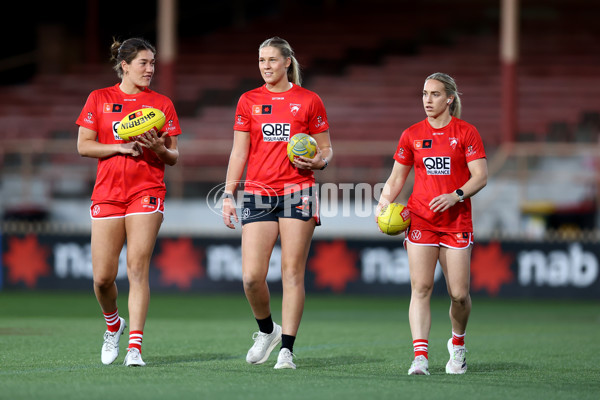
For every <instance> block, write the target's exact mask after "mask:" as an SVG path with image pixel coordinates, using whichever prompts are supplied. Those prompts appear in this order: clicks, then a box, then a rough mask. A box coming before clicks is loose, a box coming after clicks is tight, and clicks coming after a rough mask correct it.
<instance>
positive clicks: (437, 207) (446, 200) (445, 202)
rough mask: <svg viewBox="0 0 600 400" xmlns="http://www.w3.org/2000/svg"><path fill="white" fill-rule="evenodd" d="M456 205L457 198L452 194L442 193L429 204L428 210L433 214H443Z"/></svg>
mask: <svg viewBox="0 0 600 400" xmlns="http://www.w3.org/2000/svg"><path fill="white" fill-rule="evenodd" d="M456 203H458V198H457V197H456V195H455V194H454V193H444V194H441V195H439V196H437V197H434V198H433V199H432V200H431V201H430V202H429V209H430V210H431V211H433V212H444V211H446V210H447V209H449V208H450V207H452V206H453V205H455V204H456Z"/></svg>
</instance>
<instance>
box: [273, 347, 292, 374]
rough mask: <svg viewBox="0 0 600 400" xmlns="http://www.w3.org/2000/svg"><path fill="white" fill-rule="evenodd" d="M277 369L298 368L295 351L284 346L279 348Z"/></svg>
mask: <svg viewBox="0 0 600 400" xmlns="http://www.w3.org/2000/svg"><path fill="white" fill-rule="evenodd" d="M275 369H296V364H294V353H292V352H291V351H290V349H286V348H283V349H281V350H279V355H278V356H277V364H275Z"/></svg>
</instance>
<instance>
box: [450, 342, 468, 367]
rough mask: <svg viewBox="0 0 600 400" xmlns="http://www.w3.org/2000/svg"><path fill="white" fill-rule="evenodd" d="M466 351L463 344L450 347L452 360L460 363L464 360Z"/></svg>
mask: <svg viewBox="0 0 600 400" xmlns="http://www.w3.org/2000/svg"><path fill="white" fill-rule="evenodd" d="M466 352H467V349H466V348H465V346H454V347H453V349H452V360H453V361H456V362H459V363H461V364H462V363H463V362H464V361H465V353H466Z"/></svg>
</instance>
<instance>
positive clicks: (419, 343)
mask: <svg viewBox="0 0 600 400" xmlns="http://www.w3.org/2000/svg"><path fill="white" fill-rule="evenodd" d="M428 346H429V341H428V340H427V339H417V340H413V349H414V351H415V358H416V357H418V356H425V358H427V359H429V356H428V355H427V347H428Z"/></svg>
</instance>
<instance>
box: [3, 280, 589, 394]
mask: <svg viewBox="0 0 600 400" xmlns="http://www.w3.org/2000/svg"><path fill="white" fill-rule="evenodd" d="M473 303H474V306H473V312H472V314H471V321H470V325H469V329H468V331H467V334H468V335H467V347H468V349H469V353H467V361H468V363H469V370H468V372H467V374H466V375H464V376H449V375H446V374H445V373H444V366H445V364H446V361H447V357H448V355H447V351H446V341H447V339H448V337H449V333H450V327H449V322H448V315H447V314H448V301H447V300H446V299H443V298H440V299H434V301H433V304H432V309H433V321H432V325H433V326H432V331H431V337H430V371H431V376H407V375H406V372H407V370H408V367H409V366H410V361H411V356H412V345H411V338H410V330H409V327H408V319H407V307H408V299H407V298H403V297H402V298H396V297H377V298H374V297H347V296H316V295H310V294H309V295H308V299H307V303H306V308H305V313H304V318H303V321H302V325H301V326H300V335H299V337H298V339H297V342H296V346H295V349H294V351H295V353H296V355H297V358H296V363H297V365H298V369H297V370H295V371H291V370H274V369H273V365H274V363H275V359H276V352H274V353H273V354H272V355H271V358H270V359H269V361H268V362H267V363H265V364H263V365H258V366H252V365H248V364H247V363H246V362H245V359H244V358H245V354H246V351H247V350H248V348H249V347H250V345H251V344H252V341H251V335H252V332H253V331H255V330H256V324H255V322H254V320H253V319H252V317H251V313H250V309H249V307H248V305H247V303H246V300H245V298H244V297H243V294H242V293H240V294H237V295H219V296H200V295H165V294H154V295H153V297H152V302H151V305H150V313H149V318H148V322H147V325H146V328H145V331H144V346H143V348H144V354H143V355H144V360H145V361H146V362H147V364H148V366H147V367H145V368H126V367H124V366H123V365H121V363H122V360H123V353H124V349H125V347H126V341H127V340H126V336H124V340H122V343H121V355H120V356H119V358H118V360H117V361H116V362H115V364H114V365H110V366H104V365H102V364H101V363H100V346H101V342H102V333H103V330H104V329H105V328H104V323H103V320H102V316H101V314H100V312H99V308H98V305H97V304H96V302H95V299H94V297H93V294H92V293H91V292H90V293H75V294H73V293H40V292H31V293H27V292H18V293H14V292H0V399H103V400H105V399H111V398H115V399H117V398H130V399H170V398H175V399H188V398H189V399H278V400H283V399H285V400H287V399H344V400H349V399H369V400H372V399H395V398H414V399H441V398H443V399H502V400H506V399H528V400H531V399H544V400H550V399H596V398H598V396H599V394H600V367H599V362H598V358H599V356H600V341H599V340H598V337H599V336H600V307H598V302H583V301H558V300H552V301H550V300H544V301H541V300H538V301H525V300H520V301H517V300H512V301H507V300H497V299H495V300H490V299H478V298H475V299H474V302H473ZM120 308H121V312H122V314H123V313H125V316H126V308H127V307H126V300H125V295H124V293H122V294H121V299H120ZM273 315H274V316H275V319H276V321H280V305H279V298H278V299H274V301H273Z"/></svg>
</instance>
